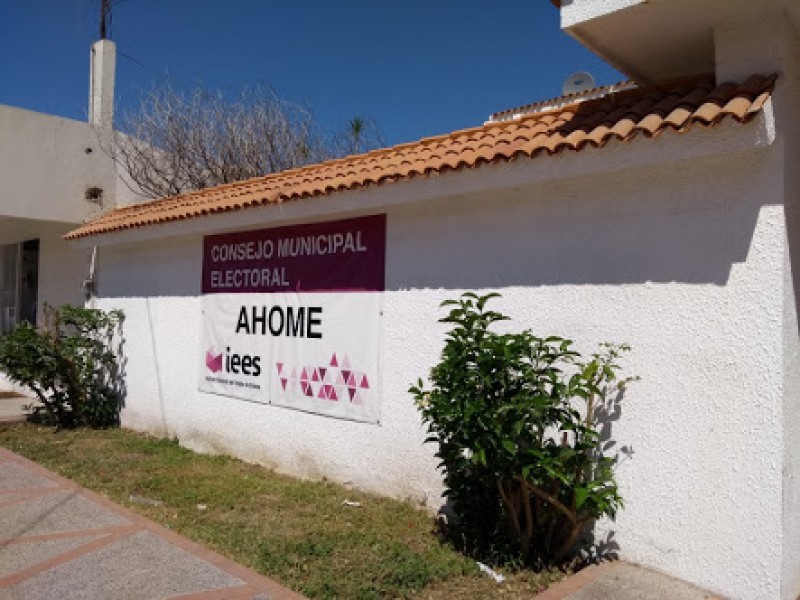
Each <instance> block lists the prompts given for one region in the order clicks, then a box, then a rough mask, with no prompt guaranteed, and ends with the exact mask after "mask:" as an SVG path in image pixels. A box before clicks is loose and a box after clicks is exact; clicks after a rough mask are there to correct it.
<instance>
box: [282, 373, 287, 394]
mask: <svg viewBox="0 0 800 600" xmlns="http://www.w3.org/2000/svg"><path fill="white" fill-rule="evenodd" d="M287 381H288V380H287V379H286V377H281V387H282V388H283V391H284V392H285V391H286V382H287Z"/></svg>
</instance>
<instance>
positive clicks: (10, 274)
mask: <svg viewBox="0 0 800 600" xmlns="http://www.w3.org/2000/svg"><path fill="white" fill-rule="evenodd" d="M38 290H39V240H28V241H26V242H22V243H20V244H2V245H0V335H1V334H4V333H7V332H9V331H11V330H12V329H14V328H15V327H16V326H17V324H18V323H21V322H22V321H27V322H29V323H32V324H34V325H35V324H36V317H37V314H36V313H37V304H38V298H39V295H38Z"/></svg>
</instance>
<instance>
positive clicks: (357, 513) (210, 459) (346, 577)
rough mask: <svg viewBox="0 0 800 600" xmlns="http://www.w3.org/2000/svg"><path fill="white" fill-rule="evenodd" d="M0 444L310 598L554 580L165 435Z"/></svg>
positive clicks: (348, 494)
mask: <svg viewBox="0 0 800 600" xmlns="http://www.w3.org/2000/svg"><path fill="white" fill-rule="evenodd" d="M0 445H2V446H4V447H5V448H8V449H9V450H12V451H14V452H17V453H19V454H21V455H23V456H25V457H27V458H29V459H31V460H34V461H36V462H38V463H39V464H41V465H43V466H45V467H47V468H50V469H52V470H53V471H55V472H57V473H59V474H61V475H63V476H64V477H67V478H69V479H72V480H73V481H76V482H78V483H79V484H81V485H83V486H85V487H87V488H89V489H91V490H94V491H95V492H98V493H100V494H102V495H104V496H106V497H108V498H110V499H112V500H114V501H116V502H119V503H120V504H123V505H125V506H127V507H129V508H130V509H132V510H134V511H136V512H138V513H140V514H142V515H145V516H146V517H149V518H151V519H153V520H154V521H157V522H159V523H161V524H162V525H166V526H167V527H169V528H171V529H173V530H175V531H177V532H179V533H181V534H182V535H185V536H186V537H188V538H191V539H193V540H195V541H196V542H199V543H200V544H203V545H205V546H207V547H209V548H213V549H214V550H216V551H217V552H219V553H221V554H224V555H225V556H227V557H229V558H231V559H233V560H235V561H237V562H240V563H242V564H244V565H247V566H249V567H251V568H252V569H255V570H256V571H259V572H261V573H263V574H265V575H268V576H270V577H272V578H274V579H276V580H278V581H280V582H281V583H282V584H284V585H286V586H287V587H290V588H292V589H294V590H297V591H299V592H301V593H303V594H305V595H307V596H308V597H310V598H343V599H344V598H346V599H360V598H420V599H421V598H430V599H439V598H441V599H444V598H460V599H461V598H463V599H471V598H475V599H478V598H481V599H483V598H496V597H502V598H530V597H531V596H532V595H534V594H535V593H536V592H537V591H539V590H541V589H543V588H544V587H546V586H547V585H548V583H550V582H552V581H553V580H556V579H559V578H560V577H561V575H560V574H559V573H543V574H539V573H534V572H531V571H520V572H517V573H511V574H508V573H507V575H509V577H508V579H507V581H506V582H504V583H502V584H496V583H495V582H494V581H493V580H492V579H490V578H489V577H488V576H486V575H484V574H482V573H480V572H479V571H478V570H477V568H476V566H475V563H474V562H473V561H471V560H469V559H467V558H465V557H464V556H462V555H461V554H459V553H458V552H456V551H454V550H453V549H452V548H450V547H448V546H447V545H443V544H441V543H440V542H439V541H438V539H437V537H436V535H435V533H434V520H433V518H432V517H431V516H430V515H429V514H428V513H426V512H424V511H422V510H420V509H419V508H416V507H414V506H412V505H410V504H408V503H404V502H399V501H395V500H389V499H386V498H380V497H377V496H372V495H369V494H364V493H361V492H358V491H356V490H353V489H349V488H345V487H342V486H339V485H334V484H332V483H330V482H325V481H323V482H310V481H301V480H298V479H294V478H291V477H287V476H283V475H279V474H276V473H274V472H273V471H270V470H267V469H264V468H262V467H259V466H256V465H251V464H247V463H244V462H242V461H239V460H236V459H233V458H229V457H225V456H208V455H201V454H195V453H194V452H191V451H189V450H186V449H184V448H181V447H180V446H179V445H178V444H177V443H176V442H174V441H170V440H160V439H155V438H151V437H148V436H145V435H142V434H139V433H135V432H131V431H126V430H120V429H112V430H102V431H97V430H86V429H80V430H75V431H60V432H58V433H56V432H54V431H53V429H51V428H45V427H40V426H36V425H30V424H26V425H17V426H13V427H7V428H3V429H0ZM345 501H348V502H349V503H359V504H360V506H351V505H348V503H346V502H345Z"/></svg>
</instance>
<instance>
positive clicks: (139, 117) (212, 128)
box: [102, 86, 381, 198]
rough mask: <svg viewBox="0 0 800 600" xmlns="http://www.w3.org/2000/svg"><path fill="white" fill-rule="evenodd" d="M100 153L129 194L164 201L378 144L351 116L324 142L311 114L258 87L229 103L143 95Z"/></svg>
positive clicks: (214, 96) (210, 97) (369, 127)
mask: <svg viewBox="0 0 800 600" xmlns="http://www.w3.org/2000/svg"><path fill="white" fill-rule="evenodd" d="M119 129H120V131H119V132H115V133H114V134H113V135H112V136H111V137H110V138H109V139H107V140H106V143H104V144H102V146H103V149H104V150H105V151H106V152H107V153H108V154H110V155H111V157H112V158H113V159H114V160H115V162H116V163H117V164H118V165H119V166H120V167H121V169H122V171H124V174H125V175H126V176H127V179H129V181H130V187H131V189H132V190H133V191H134V192H135V193H137V194H139V195H142V196H146V197H151V198H152V197H163V196H172V195H176V194H181V193H185V192H188V191H192V190H197V189H202V188H206V187H211V186H215V185H221V184H224V183H231V182H234V181H240V180H242V179H248V178H251V177H258V176H262V175H266V174H269V173H275V172H278V171H283V170H285V169H291V168H294V167H299V166H302V165H305V164H309V163H314V162H319V161H322V160H326V159H328V158H333V157H336V156H342V155H345V154H352V153H357V152H363V151H366V150H368V149H370V148H374V147H376V146H377V145H378V144H379V143H380V141H381V140H380V135H379V134H378V132H377V128H376V127H375V125H374V123H373V122H372V121H371V120H366V119H362V118H360V117H355V118H354V119H352V120H351V121H350V123H349V126H348V128H347V129H346V130H345V131H344V132H343V133H341V134H338V135H335V136H332V137H331V138H330V139H328V138H326V137H325V136H324V135H322V134H321V133H320V129H319V127H318V126H317V125H316V123H315V122H314V120H313V118H312V116H311V113H310V112H309V111H308V110H306V109H304V108H302V107H300V106H297V105H294V104H291V103H288V102H286V101H284V100H281V99H280V98H279V97H278V96H277V95H276V94H275V93H274V92H272V91H271V90H268V89H265V88H254V89H249V90H245V91H244V92H242V93H241V94H240V95H239V96H238V97H236V98H234V99H229V98H227V97H225V96H224V95H223V94H221V93H214V92H209V91H207V90H202V89H199V90H195V91H193V92H191V93H182V92H178V91H175V90H174V89H172V88H171V87H169V86H165V87H162V88H159V89H156V90H153V91H152V92H150V93H149V94H147V95H146V96H145V97H144V99H143V100H142V102H141V103H140V106H139V107H138V109H137V110H135V111H132V112H128V113H123V114H122V116H121V118H120V120H119Z"/></svg>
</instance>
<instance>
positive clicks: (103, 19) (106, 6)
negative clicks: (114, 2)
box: [100, 0, 111, 40]
mask: <svg viewBox="0 0 800 600" xmlns="http://www.w3.org/2000/svg"><path fill="white" fill-rule="evenodd" d="M110 29H111V0H100V39H101V40H105V39H106V38H107V37H108V35H107V34H108V32H109V31H110Z"/></svg>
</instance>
